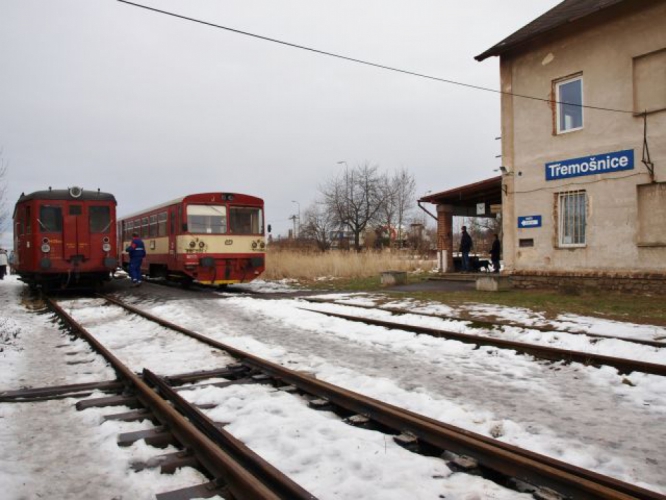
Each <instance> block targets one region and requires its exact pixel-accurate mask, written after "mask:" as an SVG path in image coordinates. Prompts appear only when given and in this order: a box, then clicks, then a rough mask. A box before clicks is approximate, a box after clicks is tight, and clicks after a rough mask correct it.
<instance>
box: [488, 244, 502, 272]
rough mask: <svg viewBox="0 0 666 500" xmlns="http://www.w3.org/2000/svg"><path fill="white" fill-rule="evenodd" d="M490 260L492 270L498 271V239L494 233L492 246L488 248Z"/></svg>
mask: <svg viewBox="0 0 666 500" xmlns="http://www.w3.org/2000/svg"><path fill="white" fill-rule="evenodd" d="M490 260H491V262H492V263H493V272H494V273H499V272H500V240H499V236H498V235H495V240H494V241H493V246H492V247H491V248H490Z"/></svg>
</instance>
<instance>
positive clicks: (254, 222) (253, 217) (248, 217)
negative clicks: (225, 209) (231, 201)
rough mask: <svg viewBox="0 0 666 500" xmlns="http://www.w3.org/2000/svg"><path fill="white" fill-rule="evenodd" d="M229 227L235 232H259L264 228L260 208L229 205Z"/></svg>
mask: <svg viewBox="0 0 666 500" xmlns="http://www.w3.org/2000/svg"><path fill="white" fill-rule="evenodd" d="M229 227H230V229H231V232H232V233H235V234H261V232H262V231H263V228H264V222H263V214H262V210H261V208H256V207H230V208H229Z"/></svg>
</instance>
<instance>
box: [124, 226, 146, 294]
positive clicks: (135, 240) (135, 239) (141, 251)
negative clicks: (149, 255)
mask: <svg viewBox="0 0 666 500" xmlns="http://www.w3.org/2000/svg"><path fill="white" fill-rule="evenodd" d="M125 251H126V252H127V253H128V254H129V259H130V261H129V275H130V279H131V280H132V286H140V285H141V262H143V258H144V257H145V256H146V247H145V246H144V244H143V240H142V239H141V238H139V234H138V233H132V242H131V243H130V244H129V246H128V247H127V248H126V249H125Z"/></svg>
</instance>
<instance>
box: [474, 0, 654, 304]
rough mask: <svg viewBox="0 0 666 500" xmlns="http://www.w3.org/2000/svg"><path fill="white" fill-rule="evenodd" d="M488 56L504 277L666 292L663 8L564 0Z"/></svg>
mask: <svg viewBox="0 0 666 500" xmlns="http://www.w3.org/2000/svg"><path fill="white" fill-rule="evenodd" d="M491 56H499V57H500V79H501V90H502V91H503V92H505V93H504V94H503V95H502V108H501V109H502V162H503V163H502V164H503V167H504V168H503V173H504V174H503V176H502V218H503V260H504V269H505V270H506V271H507V272H508V273H509V274H511V275H512V276H513V277H514V282H516V283H517V284H519V285H521V284H522V285H523V286H534V285H538V284H540V283H549V284H562V280H563V279H566V280H568V281H569V282H570V283H572V284H585V285H594V286H602V287H604V288H616V289H625V290H631V289H641V290H655V291H657V290H659V291H662V292H663V291H666V1H663V0H565V1H564V2H562V3H560V4H559V5H557V6H556V7H554V8H553V9H551V10H550V11H548V12H546V13H545V14H544V15H542V16H541V17H539V18H538V19H536V20H535V21H533V22H531V23H530V24H528V25H527V26H525V27H523V28H521V29H520V30H518V31H517V32H515V33H514V34H512V35H511V36H509V37H508V38H506V39H505V40H503V41H502V42H500V43H498V44H497V45H495V46H494V47H492V48H490V49H489V50H487V51H486V52H484V53H482V54H480V55H479V56H477V57H476V59H477V60H479V61H482V60H484V59H486V58H488V57H491ZM519 96H532V97H536V98H539V99H542V100H535V99H530V98H524V97H519ZM549 101H554V102H555V103H554V102H549Z"/></svg>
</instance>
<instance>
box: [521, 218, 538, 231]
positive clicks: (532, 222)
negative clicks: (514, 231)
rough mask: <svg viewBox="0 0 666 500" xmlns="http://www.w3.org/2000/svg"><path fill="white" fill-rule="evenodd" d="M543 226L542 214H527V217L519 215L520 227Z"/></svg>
mask: <svg viewBox="0 0 666 500" xmlns="http://www.w3.org/2000/svg"><path fill="white" fill-rule="evenodd" d="M532 227H541V216H540V215H526V216H525V217H518V229H525V228H532Z"/></svg>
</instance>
